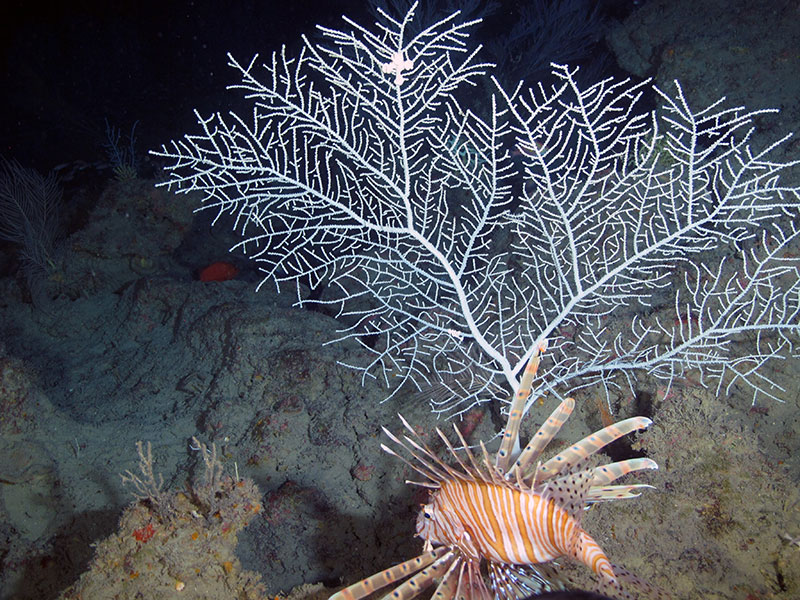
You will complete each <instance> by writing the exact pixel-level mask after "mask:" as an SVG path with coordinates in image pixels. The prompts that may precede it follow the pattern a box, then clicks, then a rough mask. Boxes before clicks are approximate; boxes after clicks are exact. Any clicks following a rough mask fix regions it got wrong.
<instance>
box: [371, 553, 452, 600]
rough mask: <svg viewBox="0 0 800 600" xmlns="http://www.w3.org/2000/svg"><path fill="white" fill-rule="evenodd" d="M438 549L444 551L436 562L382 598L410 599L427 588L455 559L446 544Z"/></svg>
mask: <svg viewBox="0 0 800 600" xmlns="http://www.w3.org/2000/svg"><path fill="white" fill-rule="evenodd" d="M439 549H440V550H443V551H444V552H443V553H442V556H441V557H439V558H437V559H436V562H434V563H433V564H432V565H430V566H429V567H425V568H423V569H422V570H420V571H418V572H417V573H416V574H415V575H413V576H412V577H411V579H409V580H408V581H406V582H405V583H403V584H402V585H400V586H398V587H397V588H395V589H394V590H392V591H391V592H389V593H388V594H386V595H385V596H384V597H383V598H382V600H412V598H416V597H417V596H419V595H420V594H421V593H422V592H424V591H425V590H426V589H428V588H429V587H430V586H431V585H432V584H433V582H434V580H435V579H436V578H437V577H441V576H442V575H444V574H445V573H446V572H447V570H448V569H449V568H450V564H451V563H452V562H453V560H454V559H455V555H454V554H453V553H452V552H451V551H450V549H449V548H447V547H446V546H441V547H440V548H439ZM434 552H436V550H434Z"/></svg>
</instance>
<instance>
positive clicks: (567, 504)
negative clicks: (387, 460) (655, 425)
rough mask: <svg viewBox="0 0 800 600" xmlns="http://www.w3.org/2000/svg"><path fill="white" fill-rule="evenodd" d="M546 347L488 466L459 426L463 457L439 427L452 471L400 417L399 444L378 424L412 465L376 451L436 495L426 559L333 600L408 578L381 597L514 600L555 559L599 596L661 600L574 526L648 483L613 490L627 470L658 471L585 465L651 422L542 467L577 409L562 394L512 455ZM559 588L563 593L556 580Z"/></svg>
mask: <svg viewBox="0 0 800 600" xmlns="http://www.w3.org/2000/svg"><path fill="white" fill-rule="evenodd" d="M545 348H546V345H545V344H542V345H540V346H539V347H537V348H535V349H534V352H533V354H532V357H531V359H530V360H529V361H528V364H527V366H526V369H525V372H524V373H523V377H522V380H521V382H520V387H519V391H518V392H517V394H516V396H515V398H514V402H513V403H512V405H511V407H510V410H509V415H508V420H507V423H506V427H505V429H504V431H503V434H502V438H501V440H502V441H501V445H500V449H499V450H498V452H497V455H496V456H495V458H494V460H492V459H490V457H489V453H488V452H487V450H486V447H485V446H484V444H483V443H481V444H480V449H481V452H482V461H479V460H478V459H476V457H475V455H474V454H473V452H472V451H471V450H470V449H469V447H468V445H467V443H466V441H465V439H464V437H463V436H462V434H461V432H460V431H459V430H458V428H457V427H454V429H455V431H456V435H457V436H458V439H459V442H460V443H461V447H462V449H463V450H462V451H461V452H462V453H463V456H462V454H460V453H459V452H457V451H456V449H455V448H454V447H453V445H452V443H451V442H450V440H449V439H448V438H447V437H446V436H445V435H444V434H443V433H442V432H441V431H440V430H439V429H438V428H437V429H436V433H437V434H438V436H439V437H440V438H441V440H442V441H443V442H444V444H445V446H446V447H447V450H448V451H449V453H450V455H451V457H452V458H453V459H454V460H455V463H456V464H455V465H454V466H451V465H449V464H447V463H445V462H444V460H442V459H441V458H439V457H438V456H437V455H436V454H435V453H434V452H433V451H432V450H431V449H430V448H429V447H428V446H427V445H426V444H425V442H424V441H423V439H422V438H421V437H420V435H419V434H418V433H416V432H415V431H414V429H413V428H412V427H411V426H410V425H409V423H408V422H407V421H406V420H405V419H403V418H402V416H401V417H400V419H401V420H402V422H403V425H404V426H405V428H406V429H407V430H408V431H409V432H410V433H411V435H410V436H409V435H404V436H403V440H400V439H399V438H398V437H396V436H395V435H393V434H392V433H391V432H389V431H388V430H387V429H386V428H384V432H385V433H386V434H387V435H388V436H389V438H390V439H391V440H392V442H394V443H395V444H397V446H399V447H400V448H402V449H403V450H404V451H405V452H407V453H408V454H410V455H411V457H412V459H413V462H412V459H406V458H405V457H403V456H401V455H399V454H398V453H397V452H395V451H394V450H392V449H391V448H389V447H387V446H386V445H384V444H382V445H381V447H382V448H383V450H384V451H386V452H388V453H389V454H391V455H393V456H395V457H397V458H399V459H400V460H402V461H403V462H404V463H406V464H407V465H408V466H409V467H410V468H411V469H413V470H414V471H416V472H417V473H418V474H419V475H421V476H423V477H424V478H425V479H426V481H424V482H415V481H407V482H406V483H410V484H415V485H421V486H424V487H427V488H430V489H431V490H433V491H432V494H431V497H430V500H429V502H428V503H427V504H425V505H424V506H423V507H422V509H421V510H420V512H419V515H418V517H417V523H416V531H417V535H418V536H419V537H421V538H422V539H423V540H424V546H423V554H421V555H419V556H417V557H416V558H412V559H411V560H408V561H405V562H403V563H400V564H398V565H395V566H393V567H391V568H388V569H386V570H383V571H381V572H379V573H376V574H375V575H372V576H371V577H367V578H366V579H364V580H362V581H359V582H357V583H355V584H353V585H351V586H349V587H347V588H345V589H343V590H341V591H339V592H338V593H336V594H334V595H333V596H331V598H330V600H359V599H360V598H364V597H366V596H368V595H370V594H372V593H373V592H374V591H376V590H378V589H380V588H383V587H385V586H388V585H391V584H395V583H398V582H400V581H401V580H403V579H405V578H407V577H408V579H407V580H406V581H405V582H404V583H402V584H399V585H398V587H397V588H396V589H394V590H393V591H391V592H390V593H389V594H386V596H384V599H385V600H411V599H412V598H415V597H416V596H418V595H419V594H421V593H422V592H423V591H424V590H426V589H428V588H431V587H432V586H433V585H434V583H436V582H437V581H438V586H437V587H436V589H435V592H434V594H433V598H434V599H435V600H451V599H456V600H462V599H463V600H491V599H493V598H499V599H501V600H516V599H519V598H524V597H527V596H530V595H531V594H537V593H541V592H544V591H547V590H549V589H553V587H552V586H553V585H554V584H553V581H555V580H558V579H559V574H558V572H557V565H556V563H554V562H553V561H555V560H556V559H558V558H561V557H569V558H571V559H574V560H576V561H578V562H580V563H583V564H584V565H586V566H588V567H589V568H591V569H592V571H594V573H595V574H596V575H597V576H598V580H599V581H598V585H597V591H601V592H603V593H605V594H607V595H611V596H615V597H618V598H619V597H621V598H632V597H634V594H632V593H631V591H630V589H625V588H630V587H631V586H633V588H637V589H638V591H640V592H645V593H646V594H649V593H656V595H659V596H660V595H661V594H660V593H657V592H655V590H654V589H653V588H651V587H650V586H648V585H647V584H646V583H644V582H642V581H641V580H639V579H637V578H636V577H634V576H633V575H631V574H629V573H627V572H626V571H624V570H623V569H621V568H620V567H617V566H614V565H612V564H611V562H610V561H609V559H608V558H607V557H606V555H605V553H604V552H603V550H602V548H600V546H599V544H598V543H597V542H596V541H595V540H594V539H593V538H592V537H591V536H590V535H589V534H588V533H587V532H586V531H584V530H583V529H582V528H581V517H582V514H583V513H584V512H585V510H586V507H587V505H589V504H591V503H594V502H602V501H609V500H617V499H621V498H633V497H636V496H638V495H639V490H641V489H642V488H651V487H652V486H649V485H645V484H631V485H610V484H611V483H612V482H614V481H615V480H617V479H618V478H620V477H622V476H623V475H625V474H627V473H630V472H632V471H640V470H645V469H657V468H658V465H657V464H656V463H655V462H654V461H652V460H650V459H649V458H634V459H628V460H623V461H620V462H614V463H610V464H606V465H601V466H597V467H589V466H588V464H587V463H588V459H589V458H590V457H591V456H592V455H594V454H595V453H596V452H598V451H599V450H601V449H602V448H604V447H605V446H606V445H608V444H610V443H611V442H613V441H614V440H616V439H618V438H620V437H622V436H624V435H626V434H628V433H631V432H633V431H637V430H641V429H645V428H646V427H648V426H649V425H650V424H651V421H650V419H647V418H645V417H633V418H630V419H625V420H624V421H620V422H618V423H616V424H614V425H610V426H608V427H605V428H603V429H601V430H600V431H597V432H595V433H593V434H591V435H589V436H588V437H586V438H584V439H583V440H581V441H579V442H577V443H575V444H573V445H571V446H570V447H569V448H568V449H566V450H564V451H563V452H560V453H559V454H557V455H556V456H554V457H553V458H551V459H549V460H547V461H545V462H542V461H541V460H540V457H541V455H542V452H543V451H544V449H545V447H546V446H547V445H548V444H549V442H550V441H551V440H552V439H553V438H554V437H555V435H556V434H557V433H558V432H559V430H560V429H561V426H562V425H563V424H564V422H565V421H566V419H567V418H568V417H569V415H570V413H571V412H572V410H573V408H574V406H575V402H574V400H573V399H572V398H567V399H566V400H564V401H563V402H562V403H561V404H560V406H559V407H558V408H556V410H555V411H553V413H552V414H551V415H550V417H549V418H548V419H547V420H546V421H545V422H544V423H543V424H542V426H541V427H540V428H539V430H538V431H537V432H536V433H535V434H534V435H533V437H532V438H531V440H530V442H528V444H527V446H525V448H524V449H522V451H521V452H519V453H516V452H515V448H516V449H517V450H518V449H519V446H518V439H517V438H518V434H519V426H520V421H521V419H522V415H523V412H524V406H525V402H526V401H527V399H528V397H529V395H530V391H531V386H532V383H533V380H534V377H535V375H536V372H537V370H538V367H539V360H540V354H541V352H543V351H544V350H545ZM514 457H515V458H514ZM512 458H513V464H512ZM509 466H510V468H509ZM484 565H485V567H484ZM487 578H488V585H487V582H486V579H487ZM561 581H562V582H563V581H566V580H561ZM623 582H625V587H623ZM558 585H560V586H561V587H562V588H563V587H564V585H563V583H562V584H558ZM490 588H491V589H490Z"/></svg>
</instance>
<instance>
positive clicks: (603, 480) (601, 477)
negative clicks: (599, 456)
mask: <svg viewBox="0 0 800 600" xmlns="http://www.w3.org/2000/svg"><path fill="white" fill-rule="evenodd" d="M656 469H658V464H657V463H656V462H655V461H654V460H651V459H649V458H629V459H628V460H621V461H619V462H615V463H610V464H607V465H600V466H599V467H595V468H594V479H592V485H593V486H604V485H608V484H609V483H612V482H614V481H616V480H617V479H619V478H620V477H622V476H623V475H627V474H628V473H631V472H633V471H646V470H656Z"/></svg>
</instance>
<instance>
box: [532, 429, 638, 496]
mask: <svg viewBox="0 0 800 600" xmlns="http://www.w3.org/2000/svg"><path fill="white" fill-rule="evenodd" d="M651 424H652V421H651V420H650V419H648V418H647V417H631V418H630V419H625V420H624V421H620V422H619V423H614V424H613V425H609V426H608V427H604V428H603V429H600V430H599V431H596V432H595V433H593V434H591V435H588V436H586V437H585V438H583V439H582V440H581V441H579V442H576V443H575V444H573V445H572V446H570V447H569V448H567V449H566V450H564V451H563V452H559V453H558V454H557V455H555V456H554V457H553V458H551V459H550V460H548V461H547V462H546V463H544V464H543V465H542V466H541V467H539V469H537V472H536V478H537V480H538V481H544V480H546V479H549V478H551V477H555V476H557V475H558V474H560V473H564V472H566V471H569V470H572V469H573V468H574V465H576V464H577V463H578V462H580V461H582V460H584V459H585V458H588V457H589V456H591V455H593V454H594V453H595V452H598V451H599V450H602V449H603V448H605V447H606V446H607V445H608V444H610V443H611V442H613V441H615V440H617V439H619V438H621V437H622V436H624V435H627V434H629V433H631V432H632V431H638V430H640V429H646V428H647V427H649V426H650V425H651Z"/></svg>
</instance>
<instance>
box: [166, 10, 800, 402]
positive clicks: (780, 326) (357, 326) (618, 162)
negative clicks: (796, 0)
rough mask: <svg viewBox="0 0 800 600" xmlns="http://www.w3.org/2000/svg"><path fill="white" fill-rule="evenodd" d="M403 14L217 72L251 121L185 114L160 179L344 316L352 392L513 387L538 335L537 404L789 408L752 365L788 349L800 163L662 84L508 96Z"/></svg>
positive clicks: (469, 56) (745, 121)
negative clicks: (733, 395)
mask: <svg viewBox="0 0 800 600" xmlns="http://www.w3.org/2000/svg"><path fill="white" fill-rule="evenodd" d="M413 12H414V11H413V9H412V10H411V12H409V14H408V15H406V17H405V18H404V19H403V20H402V21H398V20H394V19H392V18H391V17H389V16H388V15H384V21H383V23H381V24H378V25H377V30H376V31H370V30H368V29H365V28H363V27H361V26H360V25H358V24H357V23H355V22H353V21H350V20H347V19H346V20H345V21H346V23H347V26H348V30H347V31H336V30H332V29H327V28H320V30H321V33H322V34H323V38H324V41H323V42H321V43H316V42H312V41H311V40H309V39H304V42H305V44H304V47H303V49H302V51H301V52H300V54H299V56H297V57H294V58H292V57H289V56H287V53H286V50H285V48H284V49H282V50H281V51H280V52H278V53H275V54H273V55H272V56H270V57H269V58H268V59H267V60H266V61H265V62H264V63H263V64H260V63H259V61H258V59H257V57H256V58H254V59H253V60H252V61H250V62H249V63H246V64H242V63H239V62H238V61H236V60H235V59H234V58H233V57H230V65H231V66H232V67H233V68H234V69H236V70H237V71H239V73H240V75H241V83H239V84H237V85H233V86H231V88H232V89H235V90H237V91H241V92H242V93H243V94H244V95H245V97H246V98H247V99H248V100H250V101H251V102H252V104H253V110H252V112H251V113H249V114H247V115H238V114H235V113H229V114H221V113H217V114H213V115H211V116H209V117H207V118H205V117H201V116H200V115H199V114H198V119H199V122H200V126H201V132H200V133H199V134H197V135H188V136H186V137H185V138H183V139H182V140H178V141H173V142H172V143H171V144H170V145H169V146H165V147H163V148H162V150H161V151H160V152H157V153H156V154H158V155H159V156H161V157H163V158H165V159H167V160H169V161H171V162H172V164H171V166H170V167H169V172H170V177H169V180H168V181H167V182H166V183H165V185H168V186H170V187H172V188H176V189H178V190H180V191H182V192H191V191H199V192H201V193H202V194H203V197H204V200H203V205H202V209H210V210H215V211H217V213H218V216H221V215H223V214H226V213H227V214H230V215H233V217H234V218H235V227H236V228H237V229H238V230H239V231H240V232H241V234H242V237H243V241H242V242H241V243H240V244H238V245H237V246H236V248H237V249H238V250H241V251H243V252H245V253H246V254H249V255H250V256H251V257H252V259H253V260H255V261H257V262H258V264H259V265H260V266H261V268H262V270H263V272H264V281H274V282H276V284H280V283H282V282H289V283H291V284H292V285H295V286H296V289H297V290H298V304H299V305H301V306H302V305H307V304H311V303H318V304H323V305H328V306H332V307H335V308H338V315H339V318H340V319H341V321H342V323H344V324H345V325H344V326H343V327H344V328H343V330H342V333H341V338H356V339H358V340H360V341H361V342H362V343H363V344H364V347H365V348H366V349H367V350H368V351H369V353H371V356H372V360H371V361H369V362H367V363H366V364H363V363H362V364H358V365H352V366H354V368H357V369H360V370H361V371H362V372H363V374H364V377H368V376H377V377H381V378H382V379H383V380H384V381H385V382H386V383H387V384H389V385H390V387H391V388H392V389H393V391H392V394H393V393H395V392H396V390H397V389H399V388H400V385H402V384H408V385H409V386H411V387H412V388H417V389H419V390H427V389H434V390H435V389H439V388H441V387H442V386H446V387H447V388H448V389H449V390H450V392H451V393H450V394H449V395H448V397H447V398H446V399H442V397H441V396H440V395H438V394H432V396H433V397H434V398H433V400H434V409H435V410H437V411H442V412H459V411H463V410H466V409H467V408H469V407H470V406H471V405H472V404H473V403H475V402H478V401H479V399H481V400H486V399H488V398H490V397H491V396H492V395H493V394H494V392H497V391H499V390H500V389H501V386H505V387H507V388H508V387H510V388H512V389H513V390H516V389H517V387H518V385H519V376H520V373H521V371H522V369H523V367H524V365H525V364H526V362H527V361H528V359H529V358H530V350H529V349H531V348H537V347H539V346H540V345H541V343H542V342H543V341H544V340H549V347H550V351H549V353H548V356H547V357H546V359H545V360H546V361H550V364H548V365H547V368H544V369H542V371H541V374H540V375H539V377H538V379H537V381H536V384H535V386H534V391H533V394H532V401H533V399H535V398H537V397H538V396H540V395H541V394H542V393H545V392H548V391H551V392H554V393H556V394H566V393H569V392H571V391H574V390H575V389H576V388H579V387H584V386H595V385H598V384H600V385H601V386H603V387H604V389H605V390H606V394H607V397H610V396H608V394H609V393H610V391H611V390H612V389H614V388H615V387H617V386H620V385H626V384H627V385H629V386H633V385H634V382H635V381H636V378H637V377H638V376H639V375H640V374H642V373H648V374H650V375H651V376H654V377H657V378H659V379H662V380H665V381H666V382H667V384H671V383H672V382H673V381H674V380H675V378H676V377H680V376H683V375H684V374H685V373H686V371H687V370H688V369H697V370H699V372H700V375H701V377H702V381H703V383H705V384H707V385H712V384H713V385H717V386H719V389H720V391H722V390H723V389H725V388H729V387H730V386H731V385H744V386H746V387H747V388H749V389H750V390H751V391H752V392H753V400H754V401H755V399H756V398H757V397H758V396H759V395H760V394H762V393H763V394H766V395H768V396H773V397H780V390H779V389H778V388H777V386H776V385H775V384H774V383H773V382H772V381H770V380H769V379H767V378H766V377H765V375H764V372H763V371H762V370H760V367H761V365H762V364H763V363H764V361H766V360H768V359H770V358H774V357H780V356H786V355H787V354H790V353H791V351H792V348H793V344H795V343H796V342H797V335H798V318H799V316H800V315H799V314H798V313H800V283H798V282H799V281H800V276H799V274H798V269H799V268H800V267H799V266H798V260H797V258H795V257H794V256H792V255H791V254H790V253H789V252H788V249H789V248H790V247H792V246H797V245H798V241H799V240H798V236H799V235H800V224H799V223H800V217H799V216H798V206H800V199H799V198H798V189H800V188H798V186H797V185H795V184H787V183H784V180H783V179H781V176H782V175H783V174H784V172H785V171H786V170H788V169H789V168H791V167H793V166H795V165H797V164H798V161H792V162H780V161H778V160H777V159H775V158H774V156H775V155H776V154H777V152H776V151H777V150H778V149H779V148H780V147H782V146H783V145H785V143H786V141H787V139H788V138H789V136H786V137H783V138H781V139H779V140H777V141H775V142H774V143H772V144H770V145H767V146H766V147H765V148H764V149H761V150H758V151H756V150H753V149H752V147H751V135H752V133H753V128H754V126H753V122H754V119H755V118H756V117H758V116H759V115H761V114H762V113H765V112H769V111H750V112H748V111H746V110H744V109H742V108H725V107H724V105H723V104H722V103H721V102H719V103H716V104H714V105H712V106H710V107H708V108H703V109H701V110H698V109H696V108H693V107H690V105H689V103H688V102H687V100H686V97H685V96H684V94H683V92H682V90H681V88H680V86H679V85H677V84H676V87H675V90H674V91H673V92H667V91H662V90H659V89H657V88H653V87H651V86H650V83H649V82H641V83H633V82H631V81H628V80H625V81H615V80H611V79H608V80H603V81H601V82H599V83H597V84H595V85H592V86H590V87H588V88H586V89H581V87H579V85H578V84H577V82H576V80H575V71H574V70H572V69H570V68H568V67H565V66H558V65H554V66H553V69H554V70H553V74H554V76H555V81H556V83H555V84H554V85H552V86H548V87H545V86H543V85H539V86H535V87H533V88H531V89H528V88H526V87H524V86H522V85H520V86H519V87H518V88H517V89H516V90H513V91H510V92H509V91H507V90H504V89H503V88H502V87H501V86H500V84H499V83H498V82H497V81H496V80H494V79H493V78H491V77H490V76H488V75H487V73H488V72H489V69H490V65H487V64H483V63H480V62H478V61H477V60H476V55H477V53H478V51H479V48H473V49H470V48H469V46H468V45H467V43H468V34H467V30H468V28H469V26H470V25H472V23H459V21H458V13H456V14H455V15H452V16H451V17H449V18H447V19H444V20H441V21H439V22H437V23H435V24H434V25H432V26H430V27H428V28H426V29H424V30H423V31H422V32H421V33H419V34H417V35H415V36H413V37H410V39H407V34H406V31H407V26H408V24H409V22H410V21H411V19H412V18H413ZM479 83H483V84H491V85H492V86H493V87H494V89H495V92H494V95H493V96H491V98H490V99H489V101H488V102H484V103H480V102H473V101H472V100H473V98H474V96H476V94H475V91H478V90H482V89H484V88H483V87H481V86H477V84H479ZM654 95H655V96H656V97H657V99H658V100H659V103H660V108H659V109H657V110H647V109H645V108H643V107H642V105H643V104H645V102H644V101H643V98H646V97H648V96H649V97H652V96H654ZM784 179H785V178H784ZM300 283H306V284H309V285H310V286H311V287H320V286H324V288H325V292H324V293H323V294H321V295H319V294H315V295H313V297H307V296H305V295H304V293H303V292H302V289H304V288H303V286H301V285H300ZM612 315H613V316H614V317H615V318H614V319H613V320H608V321H607V318H608V317H609V316H612ZM615 322H616V323H624V326H617V327H612V326H611V324H612V323H615ZM496 395H498V396H499V397H501V398H507V397H508V390H507V389H506V390H503V391H500V393H499V394H496Z"/></svg>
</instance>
